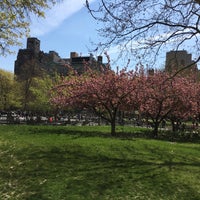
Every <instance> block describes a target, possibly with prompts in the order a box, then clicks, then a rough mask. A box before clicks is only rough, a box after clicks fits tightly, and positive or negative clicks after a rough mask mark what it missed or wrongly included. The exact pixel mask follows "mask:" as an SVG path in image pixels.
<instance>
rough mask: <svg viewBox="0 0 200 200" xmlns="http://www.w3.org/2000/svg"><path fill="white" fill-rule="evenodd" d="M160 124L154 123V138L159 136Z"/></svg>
mask: <svg viewBox="0 0 200 200" xmlns="http://www.w3.org/2000/svg"><path fill="white" fill-rule="evenodd" d="M159 124H160V123H159V122H154V126H153V137H154V138H156V137H157V136H158V128H159Z"/></svg>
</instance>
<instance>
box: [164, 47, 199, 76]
mask: <svg viewBox="0 0 200 200" xmlns="http://www.w3.org/2000/svg"><path fill="white" fill-rule="evenodd" d="M187 67H188V68H187ZM184 68H186V69H184ZM181 69H184V70H183V71H182V72H181V73H182V74H184V75H189V74H191V73H192V74H193V73H194V74H195V73H198V68H197V64H196V63H194V61H193V60H192V54H189V53H187V51H185V50H182V51H170V52H167V53H166V62H165V71H167V72H175V71H178V70H181Z"/></svg>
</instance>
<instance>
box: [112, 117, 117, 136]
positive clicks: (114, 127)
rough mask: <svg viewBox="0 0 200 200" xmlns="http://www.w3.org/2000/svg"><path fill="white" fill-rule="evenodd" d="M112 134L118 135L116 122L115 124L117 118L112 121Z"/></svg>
mask: <svg viewBox="0 0 200 200" xmlns="http://www.w3.org/2000/svg"><path fill="white" fill-rule="evenodd" d="M111 135H112V136H116V124H115V120H112V121H111Z"/></svg>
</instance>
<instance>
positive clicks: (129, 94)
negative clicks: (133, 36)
mask: <svg viewBox="0 0 200 200" xmlns="http://www.w3.org/2000/svg"><path fill="white" fill-rule="evenodd" d="M136 82H137V78H136V75H135V73H134V72H133V71H126V70H125V69H123V70H121V71H119V72H114V71H112V70H109V69H107V70H105V71H104V72H102V73H97V72H94V71H90V72H88V73H87V74H83V75H73V76H71V77H68V78H67V79H66V80H63V82H62V83H60V84H59V85H57V86H55V87H54V88H53V91H52V98H51V102H52V103H53V104H54V105H57V106H58V107H61V108H63V107H64V108H66V107H68V108H69V107H72V108H87V109H89V110H92V111H94V112H95V113H96V114H97V115H99V116H100V117H102V118H103V119H104V120H106V121H108V122H109V123H110V124H111V135H113V136H115V135H116V131H115V129H116V119H117V114H118V112H119V111H126V110H130V108H131V109H133V108H134V105H135V100H134V99H133V98H134V97H135V95H134V93H135V92H136V91H137V84H136Z"/></svg>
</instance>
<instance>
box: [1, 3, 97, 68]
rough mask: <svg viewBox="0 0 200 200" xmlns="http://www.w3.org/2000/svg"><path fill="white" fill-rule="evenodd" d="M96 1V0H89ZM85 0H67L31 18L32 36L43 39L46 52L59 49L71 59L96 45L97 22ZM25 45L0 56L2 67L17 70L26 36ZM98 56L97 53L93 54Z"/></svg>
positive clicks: (64, 55)
mask: <svg viewBox="0 0 200 200" xmlns="http://www.w3.org/2000/svg"><path fill="white" fill-rule="evenodd" d="M89 2H91V3H97V0H90V1H89ZM84 3H85V0H74V1H71V0H64V1H63V2H61V3H60V4H58V5H57V6H55V7H53V8H52V9H51V10H49V11H47V12H46V18H45V19H36V18H33V19H32V25H31V27H30V28H31V33H30V36H31V37H37V38H38V39H39V40H40V49H41V50H42V51H44V52H49V51H51V50H53V51H56V52H57V53H58V54H59V55H60V56H61V57H62V58H68V57H69V56H70V52H72V51H76V52H77V53H79V54H80V53H81V54H82V55H83V56H84V55H88V54H89V53H90V52H89V50H90V49H93V48H95V47H94V46H92V45H91V41H97V42H98V41H99V40H100V38H99V36H98V33H97V31H96V29H97V26H98V25H97V23H96V21H95V20H94V19H93V18H92V17H91V15H90V14H89V13H88V11H87V9H86V8H85V6H84ZM22 44H23V46H22V47H13V48H12V50H14V51H15V54H12V55H7V56H6V57H2V56H1V59H0V68H1V69H5V70H7V71H11V72H13V71H14V61H15V60H16V58H17V52H18V50H19V49H23V48H26V38H23V39H22ZM94 56H97V55H94Z"/></svg>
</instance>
